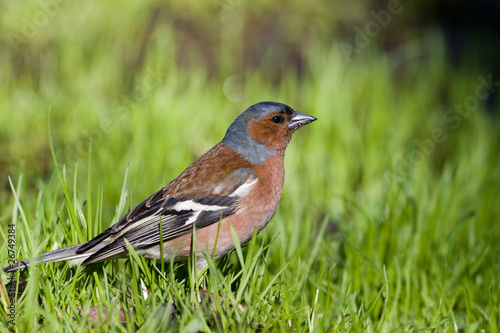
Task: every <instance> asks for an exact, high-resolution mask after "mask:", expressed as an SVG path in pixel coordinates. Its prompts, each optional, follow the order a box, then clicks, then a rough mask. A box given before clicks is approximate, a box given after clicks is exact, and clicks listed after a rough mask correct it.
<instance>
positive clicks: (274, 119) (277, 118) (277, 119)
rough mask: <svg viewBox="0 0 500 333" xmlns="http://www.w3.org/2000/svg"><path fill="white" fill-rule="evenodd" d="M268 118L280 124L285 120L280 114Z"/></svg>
mask: <svg viewBox="0 0 500 333" xmlns="http://www.w3.org/2000/svg"><path fill="white" fill-rule="evenodd" d="M269 120H271V121H272V122H273V123H275V124H281V123H282V122H284V121H285V118H283V117H282V116H274V117H272V118H271V119H269Z"/></svg>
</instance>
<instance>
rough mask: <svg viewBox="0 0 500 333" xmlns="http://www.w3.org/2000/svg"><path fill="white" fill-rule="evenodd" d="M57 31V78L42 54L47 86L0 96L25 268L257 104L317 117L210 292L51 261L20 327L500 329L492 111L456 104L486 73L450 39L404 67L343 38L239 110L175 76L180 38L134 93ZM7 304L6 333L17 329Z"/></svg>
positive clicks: (207, 85) (152, 184)
mask: <svg viewBox="0 0 500 333" xmlns="http://www.w3.org/2000/svg"><path fill="white" fill-rule="evenodd" d="M65 10H70V9H65ZM64 17H66V16H64ZM62 19H63V16H61V18H60V20H62ZM95 19H96V20H97V19H98V18H95ZM115 19H116V18H115ZM129 20H132V18H129ZM76 25H77V27H76V28H75V29H83V28H81V27H80V26H79V25H78V22H77V23H76ZM90 28H91V29H96V28H95V27H90ZM50 29H54V28H52V27H50ZM167 32H168V31H167ZM45 33H46V32H45V31H40V35H39V36H38V37H37V38H40V39H42V37H43V36H45ZM53 33H54V34H56V36H57V39H56V40H57V41H58V42H60V44H57V45H56V46H55V49H56V50H57V52H56V51H54V52H56V53H57V54H59V55H60V57H61V59H60V60H61V64H62V65H61V66H60V67H57V68H58V72H57V77H53V75H56V74H54V73H53V72H51V71H50V69H53V68H56V67H52V66H55V65H53V64H51V63H50V61H49V60H48V59H46V60H45V61H48V62H49V63H48V64H47V63H43V64H41V66H42V67H43V66H46V67H44V68H46V69H49V70H48V71H47V72H44V73H45V74H43V75H40V76H39V77H38V81H37V82H35V81H36V80H34V79H33V78H34V76H30V75H28V74H23V75H21V76H20V77H19V79H18V80H17V81H9V80H3V82H2V83H1V84H2V85H3V87H4V88H5V89H0V105H1V108H2V110H5V111H2V112H1V113H0V133H1V134H0V135H1V138H2V143H1V145H0V153H1V155H2V156H4V157H3V158H2V159H1V160H0V162H1V163H0V166H1V170H2V174H1V177H2V180H1V181H2V182H3V183H2V184H3V185H4V186H3V187H2V189H1V190H0V209H1V211H0V224H1V228H0V238H1V239H2V240H4V241H3V242H1V246H0V257H1V258H8V242H7V239H8V224H15V225H16V237H17V238H16V246H15V249H16V258H17V259H18V260H20V259H24V258H32V257H33V256H35V255H37V254H39V253H43V252H46V251H49V250H51V249H54V248H56V247H63V246H69V245H73V244H77V243H80V242H82V241H84V240H86V239H90V238H91V237H92V236H95V235H97V234H98V233H99V232H101V231H103V230H104V229H105V228H106V227H107V226H109V225H110V224H112V223H114V222H116V221H117V220H118V218H119V217H120V216H121V215H122V214H123V213H125V212H126V211H127V210H128V209H130V208H132V207H133V206H134V205H136V204H137V203H139V202H140V201H141V200H142V199H143V198H145V197H146V196H147V195H149V194H151V193H153V192H154V191H155V190H157V189H158V188H160V187H161V186H163V185H165V184H166V183H168V181H169V180H171V179H173V178H174V177H175V176H176V175H177V174H178V173H179V172H181V171H182V170H183V169H184V168H185V167H186V166H187V165H189V163H191V162H192V161H194V160H195V159H196V158H197V157H198V156H200V155H201V154H202V153H203V152H205V151H206V150H207V149H208V148H210V147H211V146H212V145H214V144H215V143H216V142H218V141H219V140H220V139H221V138H222V136H223V135H224V131H225V129H226V128H227V127H228V125H229V124H230V123H231V122H232V121H233V120H234V118H235V117H236V116H237V114H239V113H240V112H241V111H243V110H244V109H245V108H246V107H248V106H249V105H251V104H253V103H255V102H259V101H263V100H274V101H280V102H285V103H287V104H289V105H291V106H292V107H294V108H297V109H298V110H299V111H302V112H305V113H309V114H312V115H314V116H316V117H317V118H318V121H317V122H315V123H313V124H311V125H309V126H307V127H305V128H304V129H301V130H300V131H299V132H297V133H296V135H295V137H294V139H293V140H292V142H291V145H290V147H289V148H288V150H287V155H286V160H285V164H286V165H285V167H286V172H287V174H286V180H285V186H284V191H283V197H282V200H281V203H280V206H279V207H278V210H277V212H276V214H275V216H274V217H273V219H272V221H271V223H270V224H269V225H268V226H267V227H266V229H264V231H263V232H262V233H261V234H260V235H258V236H256V237H254V238H252V240H251V242H250V243H249V244H247V246H244V247H240V245H237V249H236V251H234V252H233V253H232V254H231V255H229V256H226V257H224V258H222V259H220V260H219V261H216V262H212V261H210V260H209V268H208V274H207V275H205V277H204V278H203V279H204V280H203V281H204V284H205V286H206V288H207V289H208V291H209V292H211V293H213V294H214V297H213V299H211V298H210V297H206V298H204V299H203V301H201V303H200V302H199V299H200V295H199V291H198V288H197V286H198V285H199V282H198V281H197V277H196V276H195V274H194V272H193V269H192V268H193V265H194V263H193V262H192V261H189V262H186V263H175V264H174V263H167V264H164V265H162V264H160V263H156V264H155V263H153V262H151V261H148V260H146V259H144V258H142V257H139V256H136V255H134V254H132V255H131V257H130V259H127V260H116V261H112V262H109V263H106V264H104V265H94V266H92V267H88V268H81V267H80V268H74V267H70V266H68V265H66V264H64V263H58V264H48V265H43V266H37V267H33V268H30V269H27V270H23V271H22V272H20V273H18V275H16V278H19V279H20V280H26V281H27V287H26V290H25V294H24V295H25V296H24V297H23V298H21V299H20V300H19V301H18V302H17V303H16V304H15V307H16V313H17V321H16V324H15V325H14V326H13V327H12V328H13V329H14V330H16V331H19V332H24V331H31V330H35V329H40V330H44V331H48V332H52V331H78V332H80V331H89V330H95V331H101V330H102V331H106V330H108V329H109V330H114V331H120V330H123V331H137V330H140V331H145V332H146V331H151V330H155V329H160V328H161V329H167V328H168V329H171V330H172V331H185V332H195V331H198V330H202V331H222V332H227V331H255V330H257V329H259V330H263V331H270V330H283V331H290V330H292V329H293V330H295V331H296V332H305V331H317V332H325V331H328V332H337V331H338V332H393V331H405V332H410V331H411V332H414V331H431V332H443V331H450V332H483V331H484V332H496V331H498V327H499V321H500V313H499V312H500V310H499V309H500V297H499V295H500V285H499V282H498V276H499V273H500V264H499V260H498V258H499V257H500V246H499V244H500V224H499V223H498V222H499V220H498V216H500V208H499V206H498V197H499V195H500V163H499V162H500V160H499V156H500V147H499V142H500V137H499V136H500V124H499V122H498V119H497V117H498V110H489V109H488V108H487V106H488V104H487V100H486V99H478V98H477V97H476V99H478V104H477V108H474V109H473V111H472V112H470V113H468V114H460V113H458V112H454V111H453V108H454V104H458V105H466V103H467V101H468V98H469V97H472V98H473V97H475V96H476V95H475V91H476V89H477V87H478V86H479V85H480V84H481V83H480V81H479V80H478V78H477V77H478V76H479V75H481V76H483V77H485V78H487V77H488V75H489V73H488V72H484V71H482V70H481V69H480V68H479V67H474V66H468V67H460V68H452V67H450V66H449V65H448V64H447V62H446V57H445V52H444V50H443V49H442V47H441V46H442V45H444V43H443V42H442V41H441V39H440V37H439V34H438V33H436V34H435V35H432V36H430V37H429V39H428V40H423V41H422V45H421V46H420V47H421V48H422V49H425V47H426V44H425V43H428V44H429V45H432V53H431V54H428V55H425V53H424V55H421V54H416V56H417V57H415V54H412V53H411V52H413V50H415V48H414V45H408V47H407V48H406V49H404V50H405V52H402V53H392V54H386V53H383V52H381V51H379V50H377V49H375V48H370V49H366V50H363V54H362V55H361V56H360V57H358V58H356V59H354V60H353V61H351V62H350V63H347V61H346V59H345V58H344V57H343V56H342V54H341V52H340V51H339V48H338V47H336V46H335V45H334V47H333V48H331V49H330V48H329V47H325V46H318V47H317V48H311V52H310V55H309V57H308V59H306V60H307V63H306V64H305V65H304V66H305V68H307V71H306V72H305V74H303V75H302V76H300V77H299V76H297V75H296V74H294V73H293V72H287V73H283V75H282V78H281V80H280V81H279V82H278V83H276V82H273V81H270V80H268V79H267V77H266V74H265V73H259V72H249V73H245V90H244V94H243V97H242V100H241V101H237V102H232V101H229V100H228V98H227V97H226V96H225V94H224V92H223V89H222V87H223V85H224V79H223V78H210V77H209V76H208V75H207V74H206V73H205V72H204V71H203V69H201V68H193V69H188V70H186V71H187V72H183V71H181V70H179V69H177V68H175V67H171V65H169V64H165V61H164V60H162V58H163V57H165V54H166V52H167V51H168V50H169V47H170V46H169V44H168V43H166V42H164V43H158V44H154V45H153V46H151V48H152V49H151V52H150V53H149V55H150V56H149V58H148V59H146V65H145V66H144V69H143V70H142V71H141V72H139V74H138V75H137V77H136V78H134V80H133V84H132V86H131V87H128V88H127V87H123V86H122V85H121V83H120V77H119V75H118V74H116V73H119V72H120V71H121V70H124V68H122V67H120V66H124V65H123V63H122V62H121V61H115V59H116V58H113V57H111V56H109V55H107V54H106V51H105V50H104V49H103V48H102V47H96V50H95V52H93V53H92V57H93V58H92V59H93V60H92V61H91V64H94V65H91V64H89V63H87V62H85V61H82V62H80V60H82V59H81V58H80V57H82V54H81V53H80V52H79V51H82V52H88V50H87V49H85V47H87V46H88V45H87V44H85V43H86V41H84V42H82V45H83V46H82V49H78V47H79V46H77V45H75V44H74V43H70V42H68V40H67V38H68V37H67V36H65V35H63V34H61V33H59V32H53ZM125 33H126V31H125V32H124V34H125ZM170 33H172V32H171V31H170ZM89 34H90V33H89ZM169 36H171V35H169V34H167V35H166V37H165V38H166V39H168V38H170V37H169ZM37 40H38V39H37ZM96 43H105V41H103V40H97V41H96ZM75 48H76V49H75ZM49 59H50V57H49ZM77 63H78V64H81V65H79V66H75V65H74V64H77ZM167 63H168V62H167ZM0 66H3V70H5V71H3V73H6V71H8V70H10V68H9V67H8V65H5V64H3V65H0ZM73 66H75V67H73ZM162 66H163V67H162ZM148 68H149V69H148ZM105 69H106V70H105ZM51 73H52V74H51ZM113 73H114V74H113ZM4 75H5V74H4ZM155 78H158V81H155V80H156V79H155ZM155 82H156V83H155ZM120 89H121V90H120ZM494 89H498V88H494ZM469 100H470V98H469ZM49 105H50V108H51V112H50V123H51V135H50V136H49V131H48V123H49V112H48V110H49ZM7 110H16V112H10V111H9V112H7ZM491 111H494V112H496V115H495V113H494V112H491ZM90 137H92V144H90V139H89V138H90ZM51 140H52V143H53V147H51V146H50V144H49V143H50V142H51ZM90 147H92V149H91V154H90V153H89V151H90ZM51 148H53V153H54V155H53V157H54V158H52V157H51ZM6 156H7V157H8V158H5V157H6ZM56 160H57V161H58V163H55V161H56ZM9 177H10V178H9ZM4 265H7V260H5V262H4ZM9 276H10V275H8V274H2V279H3V281H4V282H7V279H8V278H9ZM143 289H147V291H148V292H147V297H146V294H145V293H144V292H143ZM219 298H220V299H221V300H222V302H220V301H214V300H219ZM173 303H175V306H176V310H175V313H174V315H173V316H172V318H171V316H170V315H169V314H170V305H171V304H173ZM238 303H240V304H241V305H243V307H244V311H243V312H241V311H239V310H238V309H237V307H235V306H232V305H235V304H238ZM6 306H7V304H6V302H5V301H3V300H2V304H1V306H0V308H1V310H0V322H1V324H0V330H1V331H8V330H9V325H8V324H7V321H8V320H9V318H8V317H7V315H6V313H5V307H6ZM91 306H98V307H99V309H100V310H99V311H106V310H105V309H104V308H106V309H108V311H110V312H113V313H114V314H113V315H110V316H108V317H107V318H106V319H102V321H101V322H99V323H98V324H95V323H94V324H92V323H91V322H90V321H89V316H88V315H86V314H85V310H84V311H83V315H82V314H81V312H82V311H80V309H82V308H83V309H89V308H90V307H91ZM120 309H122V310H124V311H123V316H124V317H125V318H126V326H122V325H121V324H120V322H119V315H118V311H119V310H120Z"/></svg>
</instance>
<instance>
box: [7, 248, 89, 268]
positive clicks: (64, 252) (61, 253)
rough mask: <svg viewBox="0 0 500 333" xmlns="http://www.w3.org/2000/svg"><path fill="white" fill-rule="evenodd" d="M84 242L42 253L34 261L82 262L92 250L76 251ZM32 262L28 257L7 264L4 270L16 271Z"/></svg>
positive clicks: (42, 262)
mask: <svg viewBox="0 0 500 333" xmlns="http://www.w3.org/2000/svg"><path fill="white" fill-rule="evenodd" d="M83 244H84V243H82V244H77V245H73V246H69V247H65V248H64V249H58V250H54V251H50V252H47V253H44V254H41V255H39V256H37V257H35V258H34V260H33V262H34V264H35V265H39V264H46V263H49V262H56V261H64V260H71V264H74V265H78V264H79V263H81V262H82V261H83V260H85V259H86V258H88V257H89V256H90V255H91V254H92V253H94V252H93V251H92V252H86V253H76V250H77V249H78V248H79V247H80V246H82V245H83ZM31 265H32V263H30V261H29V260H28V259H26V260H23V261H19V262H16V263H15V264H12V265H9V266H6V267H4V268H3V271H4V272H5V273H8V272H14V271H17V270H18V269H21V268H26V267H29V266H31Z"/></svg>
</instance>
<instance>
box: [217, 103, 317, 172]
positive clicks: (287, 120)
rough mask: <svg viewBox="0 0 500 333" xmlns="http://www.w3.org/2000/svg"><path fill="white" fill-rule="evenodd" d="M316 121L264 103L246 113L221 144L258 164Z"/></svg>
mask: <svg viewBox="0 0 500 333" xmlns="http://www.w3.org/2000/svg"><path fill="white" fill-rule="evenodd" d="M315 120H316V118H315V117H313V116H308V115H306V114H302V113H298V112H296V111H295V110H293V109H292V108H291V107H289V106H288V105H285V104H281V103H275V102H261V103H257V104H254V105H252V106H251V107H249V108H248V109H246V110H245V111H244V112H243V113H242V114H241V115H240V116H239V117H238V118H236V120H235V121H234V122H233V123H232V124H231V126H230V127H229V129H228V130H227V132H226V135H225V136H224V139H223V140H222V143H224V144H225V145H226V146H229V147H231V148H233V149H234V150H236V151H237V152H238V153H240V154H241V155H243V157H245V158H246V159H247V160H249V161H250V162H252V163H255V164H261V163H264V162H265V161H266V160H267V158H269V157H270V156H273V155H274V154H275V153H276V151H278V150H284V149H285V148H286V147H287V146H288V143H289V142H290V140H291V138H292V135H293V133H294V132H295V131H296V130H297V129H299V128H300V127H302V126H304V125H307V124H309V123H312V122H313V121H315Z"/></svg>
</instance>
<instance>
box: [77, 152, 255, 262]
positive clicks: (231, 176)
mask: <svg viewBox="0 0 500 333" xmlns="http://www.w3.org/2000/svg"><path fill="white" fill-rule="evenodd" d="M216 147H217V146H216ZM216 147H214V148H216ZM209 153H210V151H209V152H208V153H207V154H209ZM207 154H205V155H207ZM205 155H204V156H205ZM204 156H202V157H201V158H200V159H199V160H198V161H196V162H195V163H193V164H192V165H191V166H190V167H188V168H187V169H186V170H185V171H184V172H183V173H182V174H180V175H179V176H178V177H177V178H176V179H174V180H173V181H172V182H170V183H169V184H168V185H167V186H165V187H164V188H163V189H161V190H159V191H158V192H156V193H154V194H153V195H152V196H150V197H149V198H148V199H146V200H144V201H143V202H142V203H140V204H139V205H137V206H136V207H135V208H134V209H132V210H131V211H130V212H128V213H127V214H126V215H125V216H123V217H122V218H121V219H120V221H118V222H117V223H116V224H115V225H113V226H112V227H110V228H109V229H107V230H106V231H104V232H103V233H102V234H100V235H98V236H97V237H95V238H94V239H92V240H90V241H89V242H87V243H85V244H84V245H82V246H81V247H80V248H79V249H78V250H77V251H76V252H77V253H84V252H90V251H92V250H94V251H95V249H94V248H95V247H96V245H98V244H101V243H102V242H104V243H106V245H105V246H103V247H102V248H100V249H99V250H97V251H96V252H95V253H93V254H92V255H91V256H89V258H87V259H86V260H85V261H84V262H83V264H89V263H92V262H97V261H101V260H105V259H107V258H110V257H113V256H116V255H119V254H120V253H123V252H126V251H127V248H126V243H125V239H127V241H128V242H129V243H130V244H131V245H132V247H134V248H142V247H147V246H150V245H154V244H157V243H159V242H160V241H161V239H160V229H159V225H160V219H161V224H162V234H163V241H168V240H171V239H174V238H177V237H179V236H182V235H184V234H187V233H189V232H191V231H192V229H193V226H194V227H195V228H196V229H200V228H204V227H206V226H209V225H211V224H213V223H217V222H219V221H220V220H221V219H223V218H225V217H228V216H230V215H232V214H234V213H235V212H236V211H237V209H238V205H239V199H240V198H241V197H242V196H244V195H245V194H246V193H247V191H248V189H249V188H250V187H251V186H252V185H253V184H255V182H256V181H257V179H256V178H255V176H254V175H253V173H252V170H253V168H252V166H251V165H249V164H248V162H246V161H245V160H242V161H237V160H238V159H236V161H235V159H234V158H232V159H229V158H228V159H224V158H218V159H217V160H218V161H219V162H220V163H222V165H219V166H218V168H215V169H213V168H212V170H214V172H212V173H207V172H204V170H203V169H204V168H205V167H206V164H207V161H204V158H203V157H204ZM210 160H213V158H212V159H209V161H210ZM235 162H236V163H235ZM217 180H218V181H217Z"/></svg>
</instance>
